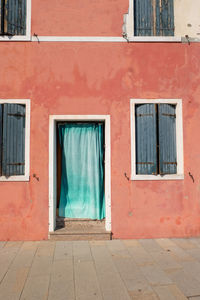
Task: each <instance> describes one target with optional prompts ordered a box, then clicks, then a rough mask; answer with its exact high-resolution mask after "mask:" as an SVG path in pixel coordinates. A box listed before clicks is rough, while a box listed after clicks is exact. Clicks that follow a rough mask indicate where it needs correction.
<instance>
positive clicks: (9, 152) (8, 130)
mask: <svg viewBox="0 0 200 300" xmlns="http://www.w3.org/2000/svg"><path fill="white" fill-rule="evenodd" d="M24 166H25V105H21V104H4V107H3V155H2V175H4V176H6V177H9V176H12V175H24Z"/></svg>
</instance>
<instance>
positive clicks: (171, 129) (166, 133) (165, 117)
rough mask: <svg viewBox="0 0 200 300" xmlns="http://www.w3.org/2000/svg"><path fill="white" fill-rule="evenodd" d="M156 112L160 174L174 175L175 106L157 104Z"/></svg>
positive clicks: (175, 161) (175, 166) (175, 159)
mask: <svg viewBox="0 0 200 300" xmlns="http://www.w3.org/2000/svg"><path fill="white" fill-rule="evenodd" d="M158 112H159V113H158V118H159V149H160V151H159V165H160V174H161V175H162V174H176V173H177V157H176V105H173V104H159V105H158Z"/></svg>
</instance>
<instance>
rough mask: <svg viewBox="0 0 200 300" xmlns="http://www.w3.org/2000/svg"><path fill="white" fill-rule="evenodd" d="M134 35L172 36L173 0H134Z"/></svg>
mask: <svg viewBox="0 0 200 300" xmlns="http://www.w3.org/2000/svg"><path fill="white" fill-rule="evenodd" d="M133 9H134V35H135V36H173V35H174V1H173V0H134V7H133Z"/></svg>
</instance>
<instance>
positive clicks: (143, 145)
mask: <svg viewBox="0 0 200 300" xmlns="http://www.w3.org/2000/svg"><path fill="white" fill-rule="evenodd" d="M135 120H136V121H135V125H136V140H135V142H136V174H156V173H157V150H156V145H157V138H156V107H155V104H139V105H136V106H135Z"/></svg>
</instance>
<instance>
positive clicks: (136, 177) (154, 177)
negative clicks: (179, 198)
mask: <svg viewBox="0 0 200 300" xmlns="http://www.w3.org/2000/svg"><path fill="white" fill-rule="evenodd" d="M183 179H184V174H172V175H163V176H161V175H132V176H131V180H183Z"/></svg>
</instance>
